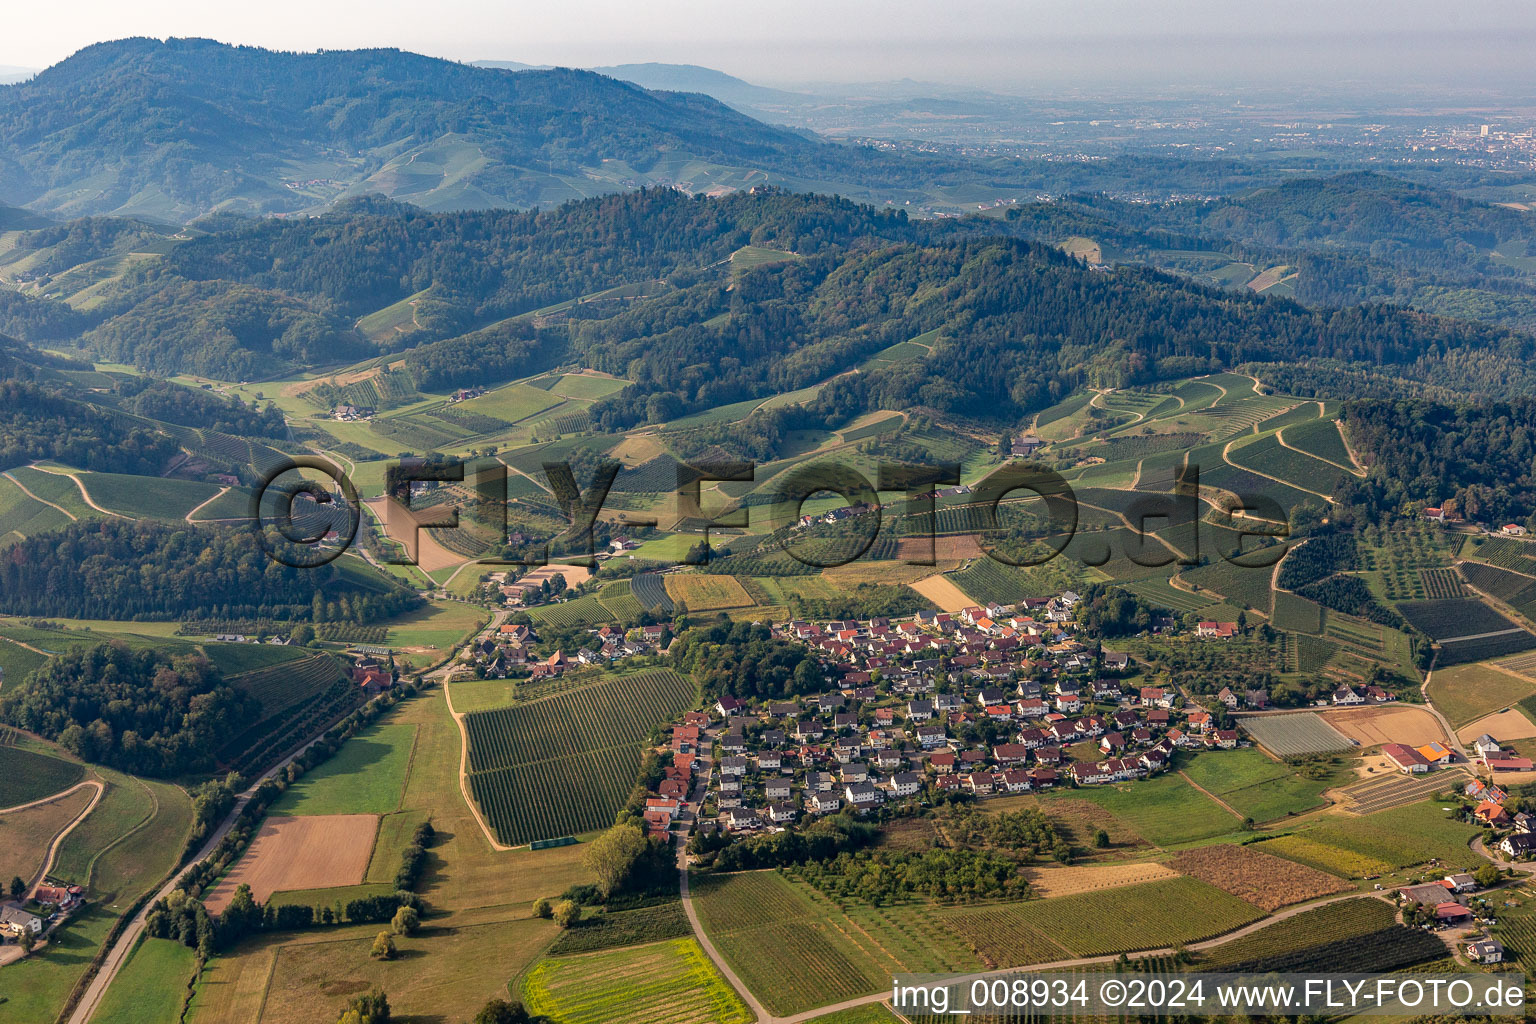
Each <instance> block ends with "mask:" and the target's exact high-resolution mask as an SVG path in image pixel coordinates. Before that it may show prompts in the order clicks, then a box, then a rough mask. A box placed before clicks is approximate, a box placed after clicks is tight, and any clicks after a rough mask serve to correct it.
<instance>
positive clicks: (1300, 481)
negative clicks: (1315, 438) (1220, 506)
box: [1227, 436, 1351, 494]
mask: <svg viewBox="0 0 1536 1024" xmlns="http://www.w3.org/2000/svg"><path fill="white" fill-rule="evenodd" d="M1227 458H1228V459H1229V460H1231V461H1232V462H1234V463H1236V464H1237V465H1239V466H1242V467H1244V468H1247V469H1251V470H1253V471H1255V472H1257V473H1261V474H1263V475H1265V476H1273V477H1279V478H1280V479H1281V480H1287V481H1290V482H1291V483H1293V484H1295V485H1297V486H1298V487H1303V488H1306V489H1307V490H1309V491H1321V492H1322V493H1324V494H1333V493H1334V492H1335V491H1337V490H1338V489H1339V488H1341V487H1343V486H1344V484H1345V483H1346V482H1348V481H1349V480H1350V479H1351V474H1349V473H1346V472H1345V471H1344V470H1342V469H1340V468H1338V467H1337V466H1334V465H1330V464H1329V463H1327V462H1324V461H1322V460H1321V459H1314V458H1313V457H1312V456H1310V455H1304V454H1302V453H1301V452H1299V451H1295V450H1294V449H1291V448H1287V447H1285V446H1284V445H1282V444H1281V443H1280V441H1279V439H1278V438H1276V437H1273V436H1271V437H1266V438H1264V439H1262V440H1259V441H1255V442H1253V443H1252V444H1245V445H1241V446H1234V447H1233V449H1232V451H1231V452H1229V453H1228V455H1227Z"/></svg>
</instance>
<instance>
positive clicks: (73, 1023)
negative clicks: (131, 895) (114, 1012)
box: [69, 726, 330, 1024]
mask: <svg viewBox="0 0 1536 1024" xmlns="http://www.w3.org/2000/svg"><path fill="white" fill-rule="evenodd" d="M326 728H327V729H329V728H330V726H326ZM323 735H325V730H321V732H320V735H319V736H316V737H314V739H311V740H310V741H309V742H308V743H306V744H304V745H303V746H302V747H300V748H299V749H298V750H295V751H294V752H293V753H291V754H289V755H288V756H287V757H285V758H283V759H282V760H281V761H279V762H278V763H277V764H275V765H273V766H272V767H271V768H269V769H267V771H266V772H265V773H263V774H262V776H261V777H260V778H259V779H257V780H256V781H255V782H253V783H251V786H250V788H249V789H247V790H245V792H243V793H241V794H240V795H239V797H237V798H236V800H235V806H234V807H232V808H231V809H230V812H229V813H228V814H227V815H225V817H224V820H223V821H222V822H221V823H220V824H219V827H218V828H217V829H215V830H214V832H213V834H212V835H211V836H209V837H208V841H207V842H205V843H204V844H203V848H202V849H201V850H199V851H197V855H196V856H195V857H193V858H192V859H191V860H189V861H187V863H186V866H184V867H183V868H181V870H179V871H177V872H176V874H175V875H173V876H172V877H171V880H170V881H168V882H166V883H165V885H163V886H161V887H160V891H159V892H157V893H155V895H154V898H153V899H151V900H150V901H149V902H147V903H145V904H144V906H143V907H142V908H140V910H139V912H138V913H137V914H135V915H134V918H133V920H132V921H130V922H129V923H128V927H126V928H124V929H123V933H122V934H121V935H119V936H118V938H117V942H116V943H114V944H113V946H112V948H111V950H109V951H108V953H107V956H106V959H105V960H103V961H102V964H101V968H100V969H99V970H98V971H97V972H96V976H95V977H94V978H92V979H91V983H90V985H89V986H88V987H87V988H86V990H85V995H84V996H82V997H81V998H80V1002H79V1003H78V1004H77V1005H76V1006H75V1012H74V1013H72V1014H70V1017H69V1024H86V1022H87V1021H89V1020H90V1019H91V1015H92V1014H93V1013H95V1012H96V1008H97V1007H98V1006H100V1005H101V997H102V996H104V995H106V992H107V986H109V985H111V984H112V981H113V979H115V978H116V977H117V972H118V971H120V970H122V968H123V964H124V963H125V962H126V961H127V959H128V954H129V953H131V952H132V951H133V946H134V943H136V942H138V941H139V936H140V935H142V934H143V933H144V924H145V921H146V920H147V919H148V918H149V911H150V909H151V908H152V907H153V906H154V905H155V903H156V902H157V901H159V900H162V899H164V898H166V897H167V896H169V895H170V894H171V892H172V890H174V889H175V888H176V883H177V882H179V881H181V879H182V878H183V877H184V876H185V875H186V873H187V872H188V871H191V870H192V869H193V868H194V867H196V866H197V865H198V864H201V863H202V862H203V861H204V860H207V859H208V857H209V855H210V854H212V853H213V851H214V850H215V849H217V848H218V845H219V843H221V842H223V840H224V837H225V836H227V835H228V834H229V830H230V829H231V828H233V827H234V825H235V819H236V818H238V817H239V816H240V812H241V811H243V810H245V805H246V804H248V803H250V802H251V797H252V796H254V795H255V793H256V788H257V787H258V786H260V785H261V784H262V783H263V782H265V781H266V780H268V779H270V778H272V777H273V776H275V775H276V774H277V773H278V772H280V771H282V770H283V769H284V768H286V767H288V765H289V763H290V762H292V761H293V759H294V758H296V757H298V756H299V755H300V754H302V753H304V751H306V750H308V749H309V748H310V747H311V746H313V745H314V743H315V740H318V739H319V738H320V736H323Z"/></svg>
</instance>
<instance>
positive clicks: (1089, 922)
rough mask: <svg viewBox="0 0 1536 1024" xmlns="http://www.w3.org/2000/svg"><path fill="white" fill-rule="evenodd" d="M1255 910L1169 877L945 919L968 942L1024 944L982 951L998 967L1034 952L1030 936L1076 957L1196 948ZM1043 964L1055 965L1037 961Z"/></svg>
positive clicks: (954, 913)
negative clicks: (993, 939) (992, 939)
mask: <svg viewBox="0 0 1536 1024" xmlns="http://www.w3.org/2000/svg"><path fill="white" fill-rule="evenodd" d="M1263 916H1264V915H1263V913H1262V912H1261V911H1260V910H1258V909H1257V908H1255V907H1253V906H1251V905H1249V904H1248V903H1245V902H1243V901H1242V900H1240V899H1238V898H1237V897H1236V896H1233V895H1231V894H1230V893H1225V892H1222V891H1221V890H1220V889H1218V888H1216V887H1215V886H1214V885H1208V884H1207V883H1205V882H1201V881H1198V880H1196V879H1193V878H1182V877H1181V878H1170V879H1167V880H1166V881H1159V882H1144V883H1142V884H1140V885H1128V886H1123V887H1121V888H1118V889H1104V890H1099V891H1096V892H1085V893H1079V894H1077V895H1075V896H1058V897H1056V898H1055V899H1048V900H1030V901H1028V902H1024V903H1013V904H1005V905H1003V906H999V907H988V908H985V909H982V910H969V909H966V910H956V911H950V912H948V913H946V915H945V921H946V923H948V924H949V925H950V927H952V928H956V929H957V930H963V932H964V933H965V934H967V936H968V937H974V938H973V941H983V940H981V935H982V932H981V930H979V929H985V930H986V933H987V934H990V935H994V936H1004V937H1006V936H1007V935H1009V934H1010V933H1015V934H1018V935H1020V936H1022V937H1024V938H1025V940H1026V941H1025V942H1024V944H1023V946H1022V949H1020V948H1018V947H1015V946H1014V945H1012V944H1010V945H1008V946H1006V947H1002V946H998V947H993V946H981V945H978V951H979V952H980V953H981V954H982V955H983V956H984V957H986V958H987V959H989V960H993V959H997V958H1001V959H1000V960H998V962H1000V963H1001V962H1004V961H1006V960H1008V959H1011V958H1012V957H1013V956H1015V955H1017V954H1018V953H1019V952H1023V953H1024V955H1030V953H1031V951H1039V950H1040V949H1041V947H1040V946H1039V945H1038V943H1037V941H1034V940H1033V937H1034V936H1039V937H1043V938H1045V939H1048V940H1050V941H1051V942H1053V943H1055V944H1056V945H1057V946H1060V947H1061V948H1063V949H1067V950H1070V951H1072V953H1074V954H1076V955H1077V956H1103V955H1106V954H1110V953H1120V952H1134V951H1135V950H1138V949H1156V948H1160V947H1163V946H1171V945H1176V944H1179V943H1187V942H1198V941H1199V940H1201V939H1208V938H1210V937H1212V936H1214V935H1220V934H1222V933H1223V932H1229V931H1231V930H1232V929H1234V928H1238V927H1241V926H1242V925H1245V924H1247V923H1249V922H1250V921H1256V920H1258V919H1259V918H1260V917H1263ZM1042 959H1054V958H1052V957H1041V958H1040V959H1037V960H1035V961H1034V962H1040V960H1042Z"/></svg>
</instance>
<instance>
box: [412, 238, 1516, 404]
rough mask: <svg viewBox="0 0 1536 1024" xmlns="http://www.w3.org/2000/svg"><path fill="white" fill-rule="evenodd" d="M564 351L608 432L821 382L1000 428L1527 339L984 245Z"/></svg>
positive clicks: (658, 320)
mask: <svg viewBox="0 0 1536 1024" xmlns="http://www.w3.org/2000/svg"><path fill="white" fill-rule="evenodd" d="M915 337H924V339H925V341H926V343H927V344H928V345H929V346H930V351H929V353H928V354H926V355H924V356H922V357H920V358H917V359H911V360H908V361H906V362H904V363H898V364H896V365H892V366H887V367H885V368H878V367H874V368H871V367H865V368H864V370H863V372H860V373H857V374H849V375H843V376H839V375H840V374H843V372H844V371H846V370H849V369H853V368H856V367H859V366H860V365H861V364H862V363H864V361H865V360H867V359H868V358H869V357H870V356H872V355H874V354H875V353H876V352H878V351H880V350H881V349H883V348H886V347H888V346H892V345H895V344H897V343H899V342H903V341H907V340H909V339H912V338H915ZM572 339H573V340H572V344H573V345H574V346H575V349H576V355H577V356H578V357H579V358H580V359H582V360H583V361H584V362H586V363H587V364H589V365H592V366H594V367H596V368H598V369H604V370H607V371H609V372H612V373H615V374H624V375H626V376H628V377H629V378H630V379H631V380H633V381H635V382H636V384H635V386H634V387H631V388H629V389H626V390H624V391H621V392H619V393H618V394H616V395H614V396H612V397H611V398H608V399H606V400H605V401H603V402H601V403H598V404H597V405H596V406H594V407H593V409H592V416H593V418H594V419H595V420H596V421H597V422H598V423H600V424H602V425H603V426H605V427H608V428H615V427H627V426H632V425H634V424H636V423H641V422H645V421H647V420H657V419H666V418H670V417H673V416H676V415H679V414H680V413H682V412H685V411H687V410H696V409H701V408H708V407H711V406H715V405H719V404H724V403H727V402H734V401H738V400H742V399H746V398H757V397H766V396H768V395H772V394H778V393H783V392H785V391H791V390H795V389H797V388H801V387H805V386H807V385H810V384H813V383H817V382H819V381H823V380H828V379H829V378H833V377H836V378H837V379H835V380H832V381H831V383H830V384H829V385H828V386H827V387H826V388H824V389H823V390H822V392H821V395H820V396H819V398H818V400H817V402H816V403H814V404H813V405H812V406H811V407H810V408H811V410H812V412H817V411H821V412H823V413H824V414H825V415H826V416H827V422H828V423H829V424H831V423H837V422H842V420H843V418H846V417H847V416H850V415H853V414H855V413H857V412H862V411H866V410H869V409H876V408H883V409H907V408H912V407H914V406H927V407H930V408H933V409H937V410H940V411H943V412H949V413H955V414H960V415H965V416H972V417H977V418H981V419H991V418H1002V419H1004V420H1015V419H1017V418H1018V417H1020V416H1022V415H1023V414H1025V413H1027V412H1030V411H1034V410H1038V409H1041V408H1043V407H1045V406H1046V405H1049V404H1051V403H1053V402H1055V401H1057V400H1059V399H1060V398H1062V397H1064V396H1065V395H1067V394H1069V393H1070V392H1071V391H1073V390H1075V389H1077V388H1079V387H1083V386H1089V385H1091V386H1107V387H1123V386H1128V385H1133V384H1144V383H1149V382H1153V381H1157V380H1164V379H1171V378H1175V377H1184V376H1189V375H1192V374H1201V373H1206V372H1210V371H1213V370H1216V369H1220V368H1222V367H1231V366H1236V365H1238V364H1241V363H1244V362H1249V361H1291V360H1301V359H1306V358H1309V357H1318V358H1325V359H1337V360H1343V361H1348V362H1358V363H1366V364H1369V365H1372V366H1377V367H1383V366H1390V367H1394V368H1395V369H1396V371H1397V372H1399V373H1403V374H1406V375H1412V374H1415V373H1423V372H1426V371H1425V370H1424V368H1423V361H1424V360H1426V359H1430V360H1433V359H1437V358H1439V357H1440V356H1441V355H1443V354H1444V353H1447V352H1455V353H1459V354H1461V355H1464V356H1468V357H1469V360H1470V357H1471V355H1472V354H1474V353H1475V354H1478V355H1481V356H1483V357H1488V358H1493V357H1497V358H1499V359H1501V360H1505V359H1508V360H1516V359H1521V358H1529V357H1530V356H1531V354H1532V353H1533V350H1536V342H1533V340H1532V339H1530V338H1529V337H1525V336H1521V335H1515V334H1512V333H1510V332H1507V331H1502V330H1498V329H1495V328H1489V327H1484V326H1482V325H1477V324H1466V323H1461V322H1458V321H1452V320H1446V319H1443V318H1437V317H1430V316H1425V315H1422V314H1417V313H1413V312H1408V311H1403V310H1396V309H1392V308H1389V307H1362V308H1358V309H1351V310H1342V311H1312V310H1307V309H1304V308H1303V307H1301V306H1298V305H1296V304H1295V303H1291V302H1284V301H1275V300H1267V299H1262V298H1259V297H1256V296H1253V295H1251V294H1240V293H1232V292H1222V291H1217V290H1215V289H1209V288H1204V287H1201V286H1198V285H1194V284H1191V283H1190V282H1188V281H1185V280H1182V279H1179V278H1174V277H1170V276H1168V275H1165V274H1161V273H1158V272H1156V271H1152V270H1147V269H1143V268H1135V267H1123V268H1119V269H1118V270H1116V271H1113V272H1101V271H1095V270H1091V269H1089V268H1087V267H1084V266H1083V265H1082V264H1081V263H1079V262H1077V261H1075V260H1072V259H1070V258H1068V257H1066V256H1064V255H1062V254H1061V253H1059V252H1057V251H1056V250H1054V249H1050V248H1047V247H1044V246H1041V245H1038V244H1035V243H1030V242H1024V241H1020V240H1015V239H999V238H963V239H961V238H957V239H953V240H949V241H943V242H936V243H933V244H928V245H914V244H894V245H888V246H883V247H880V248H876V249H873V250H869V251H857V252H853V253H829V254H826V255H823V256H821V257H817V258H809V259H804V260H801V261H796V262H786V263H781V264H777V265H774V266H768V267H763V268H760V269H758V270H756V271H753V272H752V273H751V274H749V275H744V276H743V277H741V278H740V279H739V280H738V281H737V282H736V286H735V287H734V288H733V289H732V290H730V291H726V290H724V289H723V288H722V287H721V286H719V285H716V284H709V283H705V284H700V285H697V286H695V287H693V288H690V289H686V290H682V291H679V292H677V293H674V294H672V295H669V296H666V297H662V298H659V299H655V300H653V301H652V302H650V303H646V304H643V305H640V306H638V307H636V308H635V309H633V310H631V311H630V312H628V313H625V314H622V315H620V316H617V317H613V318H610V319H608V320H604V321H598V322H591V323H586V324H582V325H580V326H579V327H578V328H577V329H576V330H575V331H574V332H573V335H572ZM434 348H435V346H434ZM429 351H430V350H429ZM426 354H427V352H418V353H414V354H413V356H414V357H415V358H421V357H423V356H425V355H426Z"/></svg>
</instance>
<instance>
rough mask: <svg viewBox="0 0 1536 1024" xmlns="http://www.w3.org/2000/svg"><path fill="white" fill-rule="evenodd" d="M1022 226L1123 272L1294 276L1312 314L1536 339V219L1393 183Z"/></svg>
mask: <svg viewBox="0 0 1536 1024" xmlns="http://www.w3.org/2000/svg"><path fill="white" fill-rule="evenodd" d="M1008 218H1009V221H1010V223H1012V224H1014V225H1015V227H1016V228H1017V229H1018V230H1020V231H1021V232H1024V233H1027V234H1030V235H1031V237H1037V238H1040V239H1042V240H1046V241H1053V242H1056V241H1063V240H1066V239H1068V238H1073V237H1086V238H1089V239H1092V240H1094V241H1095V242H1097V243H1099V244H1101V245H1103V246H1105V247H1106V251H1110V250H1112V251H1113V253H1114V259H1115V260H1131V261H1136V262H1149V263H1153V264H1156V265H1159V266H1165V267H1169V268H1171V269H1187V270H1192V271H1195V272H1199V271H1200V270H1202V269H1203V270H1206V271H1210V270H1219V269H1220V268H1221V267H1222V264H1224V263H1226V264H1229V266H1228V267H1227V271H1228V274H1230V273H1234V272H1237V271H1239V270H1240V269H1241V270H1243V276H1240V277H1236V278H1232V277H1230V276H1226V275H1218V276H1219V277H1220V279H1221V280H1224V281H1227V282H1229V283H1231V284H1242V283H1243V282H1244V280H1245V279H1247V278H1251V277H1254V276H1256V275H1257V274H1258V273H1259V272H1260V271H1262V270H1263V269H1264V268H1266V267H1273V266H1282V267H1285V268H1287V269H1286V272H1285V273H1284V274H1282V275H1278V276H1280V277H1283V278H1287V279H1288V283H1287V288H1288V289H1289V292H1290V293H1291V294H1292V295H1294V297H1295V298H1296V299H1297V300H1299V301H1301V302H1304V303H1306V304H1308V305H1326V306H1342V305H1354V304H1357V303H1360V302H1384V301H1385V302H1393V303H1397V304H1402V305H1413V306H1415V307H1416V308H1420V309H1424V310H1426V311H1428V312H1436V313H1444V314H1447V315H1451V316H1459V317H1469V318H1475V319H1481V320H1488V321H1491V322H1495V323H1501V324H1505V325H1508V326H1514V327H1519V328H1521V329H1524V330H1532V329H1536V217H1532V216H1531V215H1530V214H1529V213H1528V212H1524V211H1519V210H1514V209H1509V208H1507V207H1503V206H1497V205H1493V204H1490V203H1482V202H1477V201H1474V200H1471V199H1467V198H1464V197H1462V196H1459V195H1457V194H1455V193H1453V192H1449V191H1446V190H1444V189H1440V188H1432V187H1429V186H1427V185H1423V184H1417V183H1414V182H1411V181H1405V180H1402V179H1401V178H1398V177H1394V176H1392V175H1388V174H1381V173H1376V172H1351V173H1347V174H1340V175H1335V176H1332V177H1316V178H1302V179H1298V180H1295V181H1289V182H1286V183H1284V184H1283V185H1280V186H1279V187H1273V188H1261V189H1258V190H1255V191H1250V192H1247V193H1245V194H1242V195H1234V196H1228V197H1226V198H1222V199H1215V200H1205V201H1196V200H1187V201H1181V202H1173V203H1164V204H1149V203H1128V202H1118V201H1116V200H1113V199H1109V198H1107V197H1105V196H1102V195H1074V196H1071V197H1069V198H1067V199H1064V200H1062V201H1060V202H1054V203H1044V204H1030V205H1023V206H1018V207H1014V208H1012V209H1010V210H1009V211H1008ZM1106 258H1108V257H1106ZM1245 265H1246V266H1245ZM1293 274H1294V276H1292V275H1293Z"/></svg>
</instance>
